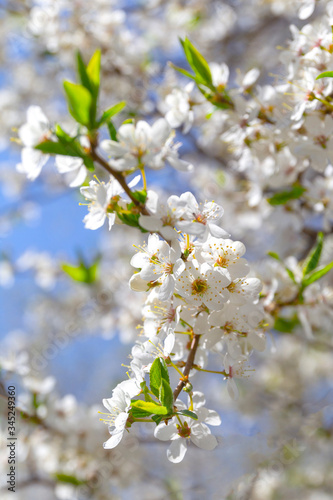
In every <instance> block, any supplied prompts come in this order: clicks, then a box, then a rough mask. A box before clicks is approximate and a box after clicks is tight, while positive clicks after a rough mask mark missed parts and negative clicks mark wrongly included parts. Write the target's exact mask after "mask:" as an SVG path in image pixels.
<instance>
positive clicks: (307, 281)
mask: <svg viewBox="0 0 333 500" xmlns="http://www.w3.org/2000/svg"><path fill="white" fill-rule="evenodd" d="M332 268H333V262H331V263H330V264H327V266H325V267H323V268H322V269H318V271H314V272H313V273H311V274H309V275H308V276H307V277H306V278H304V279H303V281H302V286H303V288H306V287H307V286H309V285H311V284H312V283H314V282H315V281H318V280H319V279H320V278H322V277H323V276H325V274H327V273H328V272H329V271H330V270H331V269H332Z"/></svg>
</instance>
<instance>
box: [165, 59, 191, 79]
mask: <svg viewBox="0 0 333 500" xmlns="http://www.w3.org/2000/svg"><path fill="white" fill-rule="evenodd" d="M170 66H171V68H173V69H175V70H176V71H178V72H179V73H181V74H182V75H184V76H187V78H191V80H195V81H196V77H195V75H191V73H190V72H189V71H186V69H183V68H179V66H175V65H174V64H172V63H170Z"/></svg>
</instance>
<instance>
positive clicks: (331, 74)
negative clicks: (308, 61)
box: [316, 71, 333, 80]
mask: <svg viewBox="0 0 333 500" xmlns="http://www.w3.org/2000/svg"><path fill="white" fill-rule="evenodd" d="M326 77H328V78H333V71H324V73H320V75H318V76H317V78H316V80H319V79H320V78H326Z"/></svg>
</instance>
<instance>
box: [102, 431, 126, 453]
mask: <svg viewBox="0 0 333 500" xmlns="http://www.w3.org/2000/svg"><path fill="white" fill-rule="evenodd" d="M123 434H124V431H120V432H115V433H113V435H112V436H111V437H110V439H108V440H107V441H106V442H105V443H104V444H103V448H104V449H105V450H111V449H112V448H115V447H116V446H117V445H118V444H119V443H120V441H121V440H122V437H123Z"/></svg>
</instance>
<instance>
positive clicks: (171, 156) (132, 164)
mask: <svg viewBox="0 0 333 500" xmlns="http://www.w3.org/2000/svg"><path fill="white" fill-rule="evenodd" d="M117 139H118V141H112V140H105V141H102V143H101V147H102V149H104V151H106V152H107V153H108V154H109V155H110V156H111V157H112V158H113V161H112V166H113V167H114V168H116V169H117V170H120V171H124V170H132V169H137V168H140V166H141V165H144V166H147V167H150V168H153V169H160V168H163V167H164V165H165V162H166V161H167V162H169V163H170V165H171V166H172V167H174V168H176V169H178V170H189V168H190V165H189V164H188V163H187V162H185V161H183V160H180V159H179V158H178V153H177V149H178V147H179V145H180V144H173V143H172V141H173V133H172V130H171V127H170V125H169V124H168V122H167V121H166V120H165V119H164V118H160V119H159V120H157V121H156V122H155V123H154V124H153V125H152V126H150V125H149V124H148V123H147V122H145V121H142V120H141V121H139V122H138V123H137V124H136V125H135V124H133V123H125V124H124V125H121V127H120V128H119V130H118V133H117Z"/></svg>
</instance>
